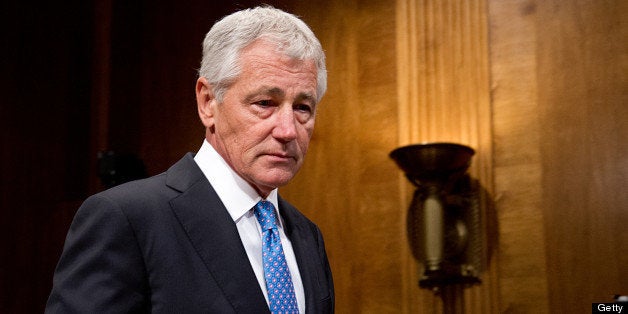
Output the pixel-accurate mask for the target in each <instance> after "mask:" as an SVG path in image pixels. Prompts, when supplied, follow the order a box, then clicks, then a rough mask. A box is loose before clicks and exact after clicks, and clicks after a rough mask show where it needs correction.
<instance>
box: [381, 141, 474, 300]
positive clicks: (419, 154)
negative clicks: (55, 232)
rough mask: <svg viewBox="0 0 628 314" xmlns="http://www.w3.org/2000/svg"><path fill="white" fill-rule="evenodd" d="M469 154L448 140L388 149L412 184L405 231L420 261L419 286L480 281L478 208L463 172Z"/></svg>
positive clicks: (432, 287) (468, 161)
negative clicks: (421, 269)
mask: <svg viewBox="0 0 628 314" xmlns="http://www.w3.org/2000/svg"><path fill="white" fill-rule="evenodd" d="M474 153H475V151H474V150H473V149H472V148H470V147H467V146H464V145H460V144H453V143H429V144H417V145H409V146H404V147H400V148H397V149H395V150H393V151H392V152H391V153H390V157H391V158H392V159H393V160H394V161H395V162H396V163H397V165H398V166H399V167H400V168H401V169H402V170H403V171H404V173H405V174H406V177H407V178H408V180H410V182H412V184H414V185H415V186H416V191H415V192H414V197H413V199H412V203H411V205H410V208H409V210H408V217H407V229H408V238H409V240H410V246H411V248H412V253H413V255H414V257H415V258H416V259H417V260H418V261H419V262H420V263H422V264H423V274H422V276H421V279H420V280H419V286H420V287H421V288H427V289H432V290H434V291H439V290H440V289H441V288H443V287H445V286H448V285H453V284H466V285H471V284H477V283H480V279H479V277H478V275H479V268H480V267H481V264H482V252H483V251H482V236H481V235H482V232H481V219H480V206H479V200H478V196H477V195H478V193H476V192H475V191H474V190H475V189H474V188H473V186H472V185H473V184H472V180H471V178H470V177H469V176H468V175H467V174H466V171H467V169H468V168H469V166H470V164H471V157H472V156H473V154H474Z"/></svg>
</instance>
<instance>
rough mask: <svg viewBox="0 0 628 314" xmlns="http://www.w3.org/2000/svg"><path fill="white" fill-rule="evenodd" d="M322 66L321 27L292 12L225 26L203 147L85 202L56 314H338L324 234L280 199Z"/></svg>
mask: <svg viewBox="0 0 628 314" xmlns="http://www.w3.org/2000/svg"><path fill="white" fill-rule="evenodd" d="M324 59H325V56H324V53H323V51H322V48H321V46H320V43H319V42H318V40H317V39H316V37H315V36H314V34H313V33H312V32H311V30H310V29H309V28H308V27H307V26H306V25H305V24H304V23H303V22H302V21H301V20H299V19H298V18H296V17H295V16H293V15H291V14H288V13H285V12H283V11H280V10H277V9H274V8H270V7H263V8H261V7H258V8H255V9H249V10H243V11H240V12H236V13H234V14H232V15H230V16H227V17H225V18H223V19H222V20H221V21H219V22H218V23H216V24H215V25H214V26H213V27H212V29H211V30H210V31H209V32H208V33H207V36H206V38H205V40H204V43H203V60H202V64H201V68H200V71H199V79H198V81H197V83H196V100H197V106H198V113H199V116H200V119H201V121H202V123H203V125H204V126H205V127H206V133H205V141H203V144H202V146H201V148H200V150H199V151H198V153H197V154H196V155H195V156H193V155H192V154H188V155H186V156H185V157H184V158H183V159H181V160H180V161H179V162H177V163H176V164H175V165H173V166H172V167H171V168H170V169H168V171H166V172H165V173H163V174H160V175H158V176H155V177H152V178H149V179H145V180H140V181H134V182H130V183H127V184H123V185H120V186H118V187H115V188H112V189H110V190H107V191H105V192H102V193H99V194H96V195H94V196H92V197H90V198H88V199H87V200H86V201H85V203H84V204H83V205H82V206H81V208H80V209H79V211H78V212H77V214H76V216H75V218H74V221H73V223H72V226H71V228H70V231H69V233H68V236H67V239H66V244H65V247H64V251H63V254H62V256H61V259H60V261H59V264H58V266H57V269H56V272H55V276H54V286H53V289H52V292H51V295H50V298H49V300H48V304H47V308H46V312H48V313H129V312H153V313H268V312H269V309H272V312H273V313H297V310H298V312H299V313H331V312H333V310H334V291H333V283H332V277H331V271H330V268H329V263H328V260H327V255H326V252H325V247H324V243H323V238H322V236H321V233H320V231H319V229H318V228H317V227H316V225H314V224H313V223H312V222H311V221H309V220H308V219H307V218H306V217H305V216H303V215H302V214H301V213H300V212H298V211H297V210H296V209H295V208H294V207H293V206H291V205H290V204H288V203H287V202H286V201H285V200H283V199H282V198H281V197H279V196H278V194H277V187H279V186H282V185H284V184H286V183H288V182H289V181H290V180H291V179H292V177H293V176H294V175H295V174H296V172H297V171H298V170H299V168H300V167H301V165H302V163H303V158H304V156H305V153H306V151H307V148H308V143H309V140H310V137H311V135H312V131H313V128H314V120H315V115H316V105H317V103H318V101H319V100H320V98H321V97H322V95H323V93H324V92H325V89H326V69H325V60H324ZM271 257H272V258H276V260H274V261H270V262H269V259H270V258H271ZM275 261H278V263H277V265H278V266H276V267H273V265H272V263H274V262H275ZM275 279H277V280H278V282H281V283H280V284H279V286H277V282H275Z"/></svg>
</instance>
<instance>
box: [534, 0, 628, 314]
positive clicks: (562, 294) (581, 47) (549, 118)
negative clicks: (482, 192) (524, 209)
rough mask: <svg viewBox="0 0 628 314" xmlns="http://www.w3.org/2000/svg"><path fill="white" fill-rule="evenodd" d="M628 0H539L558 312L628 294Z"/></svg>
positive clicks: (544, 143) (553, 303)
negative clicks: (627, 0)
mask: <svg viewBox="0 0 628 314" xmlns="http://www.w3.org/2000/svg"><path fill="white" fill-rule="evenodd" d="M627 16H628V3H627V2H626V1H594V0H588V1H568V2H565V1H544V2H540V3H538V16H537V21H538V26H537V37H538V48H537V53H538V86H539V106H540V108H541V110H540V123H541V126H542V128H541V134H540V139H541V142H540V144H541V146H540V147H541V153H542V156H543V160H542V172H543V177H542V180H541V181H540V183H541V184H542V186H543V198H542V200H543V201H542V205H543V208H544V212H545V228H546V234H547V236H546V238H547V241H546V243H545V247H546V251H547V262H548V264H547V265H548V266H547V267H548V283H549V300H550V309H551V311H552V312H557V311H561V312H576V311H582V309H587V307H588V306H590V303H591V302H610V301H612V296H613V295H614V294H627V293H628V267H627V265H628V246H627V245H626V243H628V228H626V224H627V222H628V193H626V186H628V162H627V156H628V140H627V139H628V41H627V40H626V38H628V24H626V17H627Z"/></svg>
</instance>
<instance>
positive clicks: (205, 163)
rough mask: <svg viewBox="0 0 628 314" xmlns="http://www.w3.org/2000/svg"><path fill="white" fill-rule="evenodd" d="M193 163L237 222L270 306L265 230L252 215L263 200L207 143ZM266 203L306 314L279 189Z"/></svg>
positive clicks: (299, 276) (297, 295) (301, 306)
mask: <svg viewBox="0 0 628 314" xmlns="http://www.w3.org/2000/svg"><path fill="white" fill-rule="evenodd" d="M194 161H196V163H197V164H198V166H199V167H200V168H201V171H203V174H205V177H207V179H208V180H209V183H210V184H211V186H212V187H213V188H214V190H215V191H216V194H218V197H220V200H221V201H222V203H223V204H224V205H225V207H226V208H227V211H228V212H229V215H231V218H232V219H233V221H234V222H235V224H236V227H237V228H238V233H239V234H240V239H241V240H242V244H243V245H244V249H245V250H246V255H247V256H248V257H249V261H250V262H251V266H252V267H253V271H254V272H255V276H256V277H257V281H258V282H259V285H260V287H261V288H262V291H263V292H264V297H265V298H266V303H268V291H267V289H266V281H265V280H264V266H263V262H262V228H261V226H260V224H259V222H258V221H257V218H256V217H255V214H254V213H253V208H254V206H255V204H257V203H258V202H259V201H261V200H262V197H260V196H259V194H257V192H256V191H255V189H253V187H252V186H251V185H250V184H249V183H248V182H246V181H245V180H244V179H242V178H241V177H240V176H239V175H238V174H237V173H236V172H235V171H233V169H231V167H230V166H229V165H228V164H227V162H226V161H225V160H224V159H223V158H222V157H221V156H220V155H219V154H218V152H216V150H215V149H214V148H213V147H212V146H211V145H210V144H209V143H208V142H207V140H204V141H203V144H202V145H201V148H200V149H199V151H198V153H197V154H196V156H194ZM266 200H267V201H269V202H271V203H272V204H273V205H274V206H275V211H276V214H277V217H278V218H279V224H278V228H279V236H280V237H281V245H282V246H283V251H284V255H285V256H286V262H287V263H288V268H289V269H290V275H291V276H292V283H293V285H294V292H295V296H296V298H297V303H298V305H299V312H300V313H305V292H304V291H303V283H302V282H301V275H300V273H299V268H298V266H297V261H296V258H295V256H294V251H293V250H292V244H291V243H290V240H289V239H288V237H287V236H286V233H285V232H284V228H283V218H282V217H281V215H280V214H279V210H278V208H279V206H278V204H277V189H274V190H272V191H271V192H270V194H269V195H268V197H267V198H266Z"/></svg>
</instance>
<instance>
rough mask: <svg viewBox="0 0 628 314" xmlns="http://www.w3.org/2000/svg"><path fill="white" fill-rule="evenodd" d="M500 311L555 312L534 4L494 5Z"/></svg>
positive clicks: (492, 2)
mask: <svg viewBox="0 0 628 314" xmlns="http://www.w3.org/2000/svg"><path fill="white" fill-rule="evenodd" d="M489 15H490V17H491V24H490V25H491V29H490V31H491V41H490V47H491V76H492V86H491V89H492V93H491V95H492V107H493V141H494V174H495V206H496V208H497V212H498V221H499V242H498V244H499V249H498V250H499V255H498V261H499V263H498V271H499V287H500V288H499V291H500V293H499V312H515V313H547V311H548V301H547V293H548V292H547V289H548V288H547V271H546V260H545V248H544V247H543V245H541V243H544V242H545V235H544V229H543V212H544V211H543V206H542V201H541V199H542V192H543V190H542V186H541V185H540V180H541V175H542V173H541V167H542V165H541V162H542V160H541V159H542V156H541V152H540V148H539V143H540V132H541V126H540V121H539V105H538V101H537V80H536V79H537V77H536V70H537V58H536V44H537V43H536V23H535V22H536V20H535V18H536V16H535V6H534V3H532V2H530V1H507V2H506V1H491V2H490V3H489Z"/></svg>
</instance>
